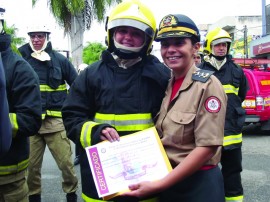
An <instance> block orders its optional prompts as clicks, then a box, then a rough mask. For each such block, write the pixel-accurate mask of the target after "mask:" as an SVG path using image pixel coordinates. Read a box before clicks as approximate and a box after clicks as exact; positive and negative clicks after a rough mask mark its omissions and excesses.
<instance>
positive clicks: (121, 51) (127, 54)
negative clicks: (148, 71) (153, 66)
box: [113, 37, 146, 59]
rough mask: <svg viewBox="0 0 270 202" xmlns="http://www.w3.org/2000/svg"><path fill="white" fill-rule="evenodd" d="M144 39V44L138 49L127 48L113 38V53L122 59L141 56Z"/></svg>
mask: <svg viewBox="0 0 270 202" xmlns="http://www.w3.org/2000/svg"><path fill="white" fill-rule="evenodd" d="M145 41H146V39H145V40H144V43H143V44H142V45H141V46H140V47H128V46H124V45H122V44H120V43H118V42H117V41H116V40H115V37H113V42H114V46H115V50H114V51H113V52H114V53H115V54H116V55H117V56H118V57H119V58H122V59H135V58H138V57H140V56H141V50H142V49H143V48H144V46H145V43H146V42H145Z"/></svg>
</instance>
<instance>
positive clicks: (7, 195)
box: [0, 174, 28, 202]
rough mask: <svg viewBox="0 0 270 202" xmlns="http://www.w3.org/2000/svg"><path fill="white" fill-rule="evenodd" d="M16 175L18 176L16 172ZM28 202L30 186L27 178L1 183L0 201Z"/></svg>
mask: <svg viewBox="0 0 270 202" xmlns="http://www.w3.org/2000/svg"><path fill="white" fill-rule="evenodd" d="M12 175H14V178H16V174H11V175H10V176H12ZM18 201H19V202H28V186H27V183H26V178H25V177H24V178H22V179H20V180H17V181H14V182H11V183H8V184H3V185H0V202H18Z"/></svg>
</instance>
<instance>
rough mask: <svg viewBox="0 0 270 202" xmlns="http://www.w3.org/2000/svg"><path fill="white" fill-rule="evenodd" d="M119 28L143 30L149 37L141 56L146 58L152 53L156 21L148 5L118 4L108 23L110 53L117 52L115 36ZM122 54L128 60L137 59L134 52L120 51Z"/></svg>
mask: <svg viewBox="0 0 270 202" xmlns="http://www.w3.org/2000/svg"><path fill="white" fill-rule="evenodd" d="M119 26H129V27H134V28H137V29H140V30H142V31H143V32H144V33H145V34H146V36H148V37H146V38H147V41H146V42H145V45H144V47H143V48H142V50H141V51H140V52H139V55H140V56H144V55H147V54H149V53H150V52H151V50H152V43H153V40H154V38H155V35H156V20H155V17H154V15H153V13H152V11H151V10H150V9H149V8H148V7H147V6H146V5H144V4H143V3H141V2H140V1H139V0H127V1H124V2H122V3H120V4H118V5H117V6H116V7H115V8H114V9H113V10H112V12H111V14H110V16H109V17H108V18H107V22H106V31H107V38H106V40H107V41H106V44H107V45H108V50H109V51H110V52H115V51H116V47H115V45H114V41H113V35H114V31H115V28H116V27H119ZM118 52H119V50H118ZM120 54H121V55H122V56H124V57H126V58H130V57H137V56H136V53H134V52H128V51H121V50H120ZM124 57H123V58H124Z"/></svg>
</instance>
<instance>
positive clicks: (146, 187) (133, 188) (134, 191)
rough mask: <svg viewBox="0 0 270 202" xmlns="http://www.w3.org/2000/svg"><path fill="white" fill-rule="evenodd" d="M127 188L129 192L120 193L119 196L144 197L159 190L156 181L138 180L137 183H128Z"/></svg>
mask: <svg viewBox="0 0 270 202" xmlns="http://www.w3.org/2000/svg"><path fill="white" fill-rule="evenodd" d="M128 188H129V189H130V192H126V193H124V194H121V196H133V197H137V198H145V197H148V196H151V195H154V194H156V193H158V192H159V185H158V182H140V183H138V184H133V185H129V186H128Z"/></svg>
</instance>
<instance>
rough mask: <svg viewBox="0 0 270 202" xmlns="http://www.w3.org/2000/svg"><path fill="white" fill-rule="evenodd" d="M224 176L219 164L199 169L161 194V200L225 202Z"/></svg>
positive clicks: (167, 201)
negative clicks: (206, 168) (210, 167)
mask: <svg viewBox="0 0 270 202" xmlns="http://www.w3.org/2000/svg"><path fill="white" fill-rule="evenodd" d="M224 201H225V198H224V186H223V177H222V174H221V171H220V168H219V167H218V166H216V167H214V168H212V169H209V170H199V171H197V172H196V173H194V174H193V175H191V176H190V177H187V178H186V179H184V180H183V181H181V182H179V183H177V184H176V185H174V186H172V187H170V188H169V189H167V190H165V191H164V192H162V193H161V194H160V200H159V202H224Z"/></svg>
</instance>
